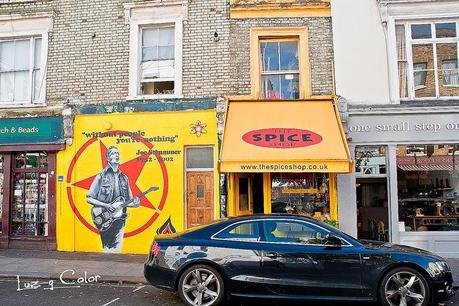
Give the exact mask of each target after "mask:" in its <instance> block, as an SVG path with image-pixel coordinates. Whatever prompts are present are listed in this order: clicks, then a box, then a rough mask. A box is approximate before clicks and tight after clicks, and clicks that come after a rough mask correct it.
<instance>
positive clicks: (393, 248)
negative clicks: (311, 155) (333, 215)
mask: <svg viewBox="0 0 459 306" xmlns="http://www.w3.org/2000/svg"><path fill="white" fill-rule="evenodd" d="M144 271H145V277H146V279H147V280H148V281H149V282H150V283H151V284H152V285H154V286H156V287H159V288H162V289H167V290H174V291H178V293H179V295H180V297H181V298H182V300H183V302H184V303H185V304H187V305H206V306H210V305H217V304H219V303H220V302H222V301H223V300H224V299H226V298H227V297H228V296H229V295H231V296H240V297H255V298H256V297H262V298H277V299H278V298H282V299H284V298H285V299H288V298H294V299H296V300H298V299H304V300H328V301H351V300H355V301H377V300H378V301H379V303H380V304H381V305H390V306H394V305H397V306H398V305H407V306H410V305H416V306H424V305H427V304H428V303H430V302H440V301H443V300H446V299H447V298H449V297H450V296H451V295H453V294H454V291H453V289H452V282H453V280H452V274H451V271H450V269H449V267H448V265H447V264H446V262H445V260H444V259H443V258H441V257H439V256H437V255H435V254H432V253H429V252H426V251H423V250H420V249H415V248H411V247H407V246H401V245H393V244H389V243H384V244H383V243H379V242H365V241H358V240H356V239H354V238H352V237H350V236H348V235H346V234H344V233H342V232H340V231H338V230H337V229H335V228H333V227H330V226H327V225H325V224H322V223H320V222H317V221H315V220H312V219H310V218H306V217H302V216H295V215H253V216H245V217H238V218H230V219H224V220H219V221H215V222H214V223H211V224H208V225H205V226H201V227H197V228H192V229H190V230H188V231H185V232H182V233H178V234H172V235H160V236H157V237H156V238H155V241H153V243H152V245H151V252H150V256H149V259H148V261H147V262H146V263H145V270H144Z"/></svg>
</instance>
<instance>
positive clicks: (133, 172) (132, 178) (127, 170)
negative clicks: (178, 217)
mask: <svg viewBox="0 0 459 306" xmlns="http://www.w3.org/2000/svg"><path fill="white" fill-rule="evenodd" d="M99 145H100V157H101V161H102V165H101V166H102V168H101V169H104V168H105V167H106V166H107V158H106V153H107V146H105V144H104V143H103V142H102V141H99ZM149 156H150V155H149V154H146V153H145V154H143V155H141V156H140V157H135V158H134V159H131V160H129V161H127V162H125V163H123V164H120V167H119V168H120V170H121V171H122V172H123V173H124V174H126V175H127V177H128V178H129V186H130V187H131V190H132V195H133V196H134V197H135V196H137V195H139V194H141V193H142V190H140V188H139V187H138V186H137V180H138V178H139V176H140V173H142V170H143V168H144V167H145V163H146V161H147V160H148V158H149ZM96 175H97V173H96V174H95V175H93V176H91V177H88V178H85V179H83V180H81V181H78V182H75V183H73V185H74V186H75V187H79V188H83V189H86V190H89V188H90V187H91V184H92V181H93V180H94V179H95V177H96ZM140 206H143V207H146V208H150V209H156V208H155V206H154V205H153V204H152V203H151V202H150V200H148V199H147V197H142V198H140Z"/></svg>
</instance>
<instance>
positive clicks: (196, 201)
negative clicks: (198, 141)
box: [185, 146, 214, 228]
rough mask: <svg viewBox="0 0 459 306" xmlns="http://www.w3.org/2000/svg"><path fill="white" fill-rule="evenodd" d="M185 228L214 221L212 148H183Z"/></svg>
mask: <svg viewBox="0 0 459 306" xmlns="http://www.w3.org/2000/svg"><path fill="white" fill-rule="evenodd" d="M185 179H186V193H185V194H186V199H185V202H186V204H185V205H186V212H185V220H186V227H187V228H190V227H193V226H198V225H201V224H206V223H209V222H211V221H212V220H213V219H214V148H213V147H210V146H205V147H201V146H192V147H187V148H185Z"/></svg>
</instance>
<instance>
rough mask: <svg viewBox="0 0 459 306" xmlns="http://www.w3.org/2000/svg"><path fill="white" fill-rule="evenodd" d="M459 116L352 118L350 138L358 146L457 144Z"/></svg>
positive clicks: (413, 115)
mask: <svg viewBox="0 0 459 306" xmlns="http://www.w3.org/2000/svg"><path fill="white" fill-rule="evenodd" d="M458 131H459V113H452V112H450V113H435V114H404V115H392V114H384V115H360V114H359V115H351V116H350V117H349V122H348V125H347V134H348V137H350V138H351V139H352V142H355V143H372V142H389V143H390V142H397V143H403V142H426V141H457V139H458V138H457V133H458Z"/></svg>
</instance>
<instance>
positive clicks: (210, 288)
mask: <svg viewBox="0 0 459 306" xmlns="http://www.w3.org/2000/svg"><path fill="white" fill-rule="evenodd" d="M181 290H182V293H183V297H184V298H185V299H186V301H187V302H188V303H189V304H191V305H197V306H210V305H215V304H216V302H217V301H218V299H219V297H220V294H221V284H220V280H219V278H218V277H217V276H216V275H215V274H214V272H212V271H210V270H209V269H206V268H201V267H199V268H195V269H192V270H191V271H189V272H188V273H187V274H186V275H185V277H184V280H183V282H182V288H181Z"/></svg>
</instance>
